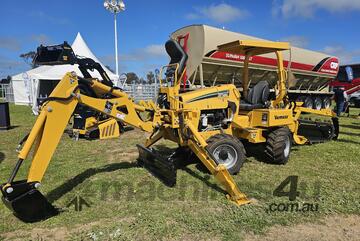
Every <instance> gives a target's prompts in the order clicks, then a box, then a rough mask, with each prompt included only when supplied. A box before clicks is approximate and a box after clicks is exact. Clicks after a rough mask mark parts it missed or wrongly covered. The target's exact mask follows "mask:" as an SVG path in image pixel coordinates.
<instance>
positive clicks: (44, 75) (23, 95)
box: [11, 33, 118, 106]
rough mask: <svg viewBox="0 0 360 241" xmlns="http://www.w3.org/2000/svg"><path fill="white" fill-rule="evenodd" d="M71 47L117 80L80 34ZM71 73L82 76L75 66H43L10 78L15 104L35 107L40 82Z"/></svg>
mask: <svg viewBox="0 0 360 241" xmlns="http://www.w3.org/2000/svg"><path fill="white" fill-rule="evenodd" d="M71 47H72V49H73V50H74V52H75V54H76V55H77V56H79V57H86V58H91V59H93V60H94V61H96V62H98V63H100V64H101V66H102V67H103V69H104V70H105V72H106V73H107V74H108V76H109V77H110V79H111V80H113V81H117V80H118V76H117V75H116V74H114V73H112V72H111V71H110V70H109V69H108V68H106V67H105V66H104V65H103V64H102V63H101V62H100V61H99V59H98V58H97V57H96V56H95V55H94V54H93V52H92V51H91V50H90V49H89V47H88V46H87V44H86V42H85V41H84V39H83V38H82V36H81V34H80V33H78V34H77V36H76V38H75V40H74V42H73V44H72V45H71ZM71 71H75V72H76V73H77V75H79V76H82V73H81V72H80V70H79V69H78V66H77V65H55V66H47V65H43V66H39V67H37V68H35V69H31V70H29V71H26V72H23V73H20V74H17V75H14V76H12V77H11V79H12V83H13V90H14V100H15V104H25V105H26V104H31V105H33V106H35V105H36V104H37V103H36V101H37V98H38V96H37V95H38V93H39V84H40V80H44V81H45V80H61V79H62V77H63V76H64V75H65V73H67V72H71ZM90 74H91V75H92V76H93V77H95V78H101V76H100V74H99V73H98V72H97V71H94V72H91V71H90Z"/></svg>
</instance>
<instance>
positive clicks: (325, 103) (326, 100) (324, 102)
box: [322, 97, 331, 109]
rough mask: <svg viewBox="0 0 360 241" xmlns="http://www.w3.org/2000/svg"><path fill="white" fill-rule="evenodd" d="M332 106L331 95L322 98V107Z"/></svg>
mask: <svg viewBox="0 0 360 241" xmlns="http://www.w3.org/2000/svg"><path fill="white" fill-rule="evenodd" d="M330 107H331V98H330V97H324V98H323V99H322V108H323V109H329V108H330Z"/></svg>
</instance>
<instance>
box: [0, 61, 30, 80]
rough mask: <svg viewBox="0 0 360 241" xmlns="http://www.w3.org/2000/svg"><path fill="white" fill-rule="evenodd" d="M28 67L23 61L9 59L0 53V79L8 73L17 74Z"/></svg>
mask: <svg viewBox="0 0 360 241" xmlns="http://www.w3.org/2000/svg"><path fill="white" fill-rule="evenodd" d="M28 68H29V66H28V65H27V64H26V63H25V62H22V61H18V60H13V59H9V58H7V57H5V56H2V55H0V79H2V78H5V77H6V76H8V75H13V74H17V73H19V72H22V71H24V70H25V69H28Z"/></svg>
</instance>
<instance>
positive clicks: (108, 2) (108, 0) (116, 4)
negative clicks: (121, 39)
mask: <svg viewBox="0 0 360 241" xmlns="http://www.w3.org/2000/svg"><path fill="white" fill-rule="evenodd" d="M104 7H105V9H106V10H109V11H110V12H111V13H113V14H114V29H115V64H116V66H115V68H116V75H117V76H119V60H118V46H117V26H116V15H117V14H118V13H119V12H121V11H125V4H124V2H123V1H122V0H105V1H104Z"/></svg>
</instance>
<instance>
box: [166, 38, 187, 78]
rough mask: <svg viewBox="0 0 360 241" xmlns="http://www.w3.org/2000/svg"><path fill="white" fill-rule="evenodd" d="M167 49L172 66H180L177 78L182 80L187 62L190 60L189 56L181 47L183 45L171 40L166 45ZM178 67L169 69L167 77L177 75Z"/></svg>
mask: <svg viewBox="0 0 360 241" xmlns="http://www.w3.org/2000/svg"><path fill="white" fill-rule="evenodd" d="M165 49H166V52H167V54H168V55H169V56H170V63H169V65H170V64H179V68H178V72H177V76H178V78H180V76H181V74H182V73H183V71H184V69H185V66H186V61H187V60H188V55H187V53H186V52H185V51H184V49H183V48H182V47H181V45H180V44H179V43H178V42H177V41H175V40H173V39H170V40H168V41H167V42H166V43H165ZM175 70H176V66H171V67H168V68H167V70H166V73H165V75H166V77H169V78H170V77H172V76H174V74H175Z"/></svg>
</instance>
